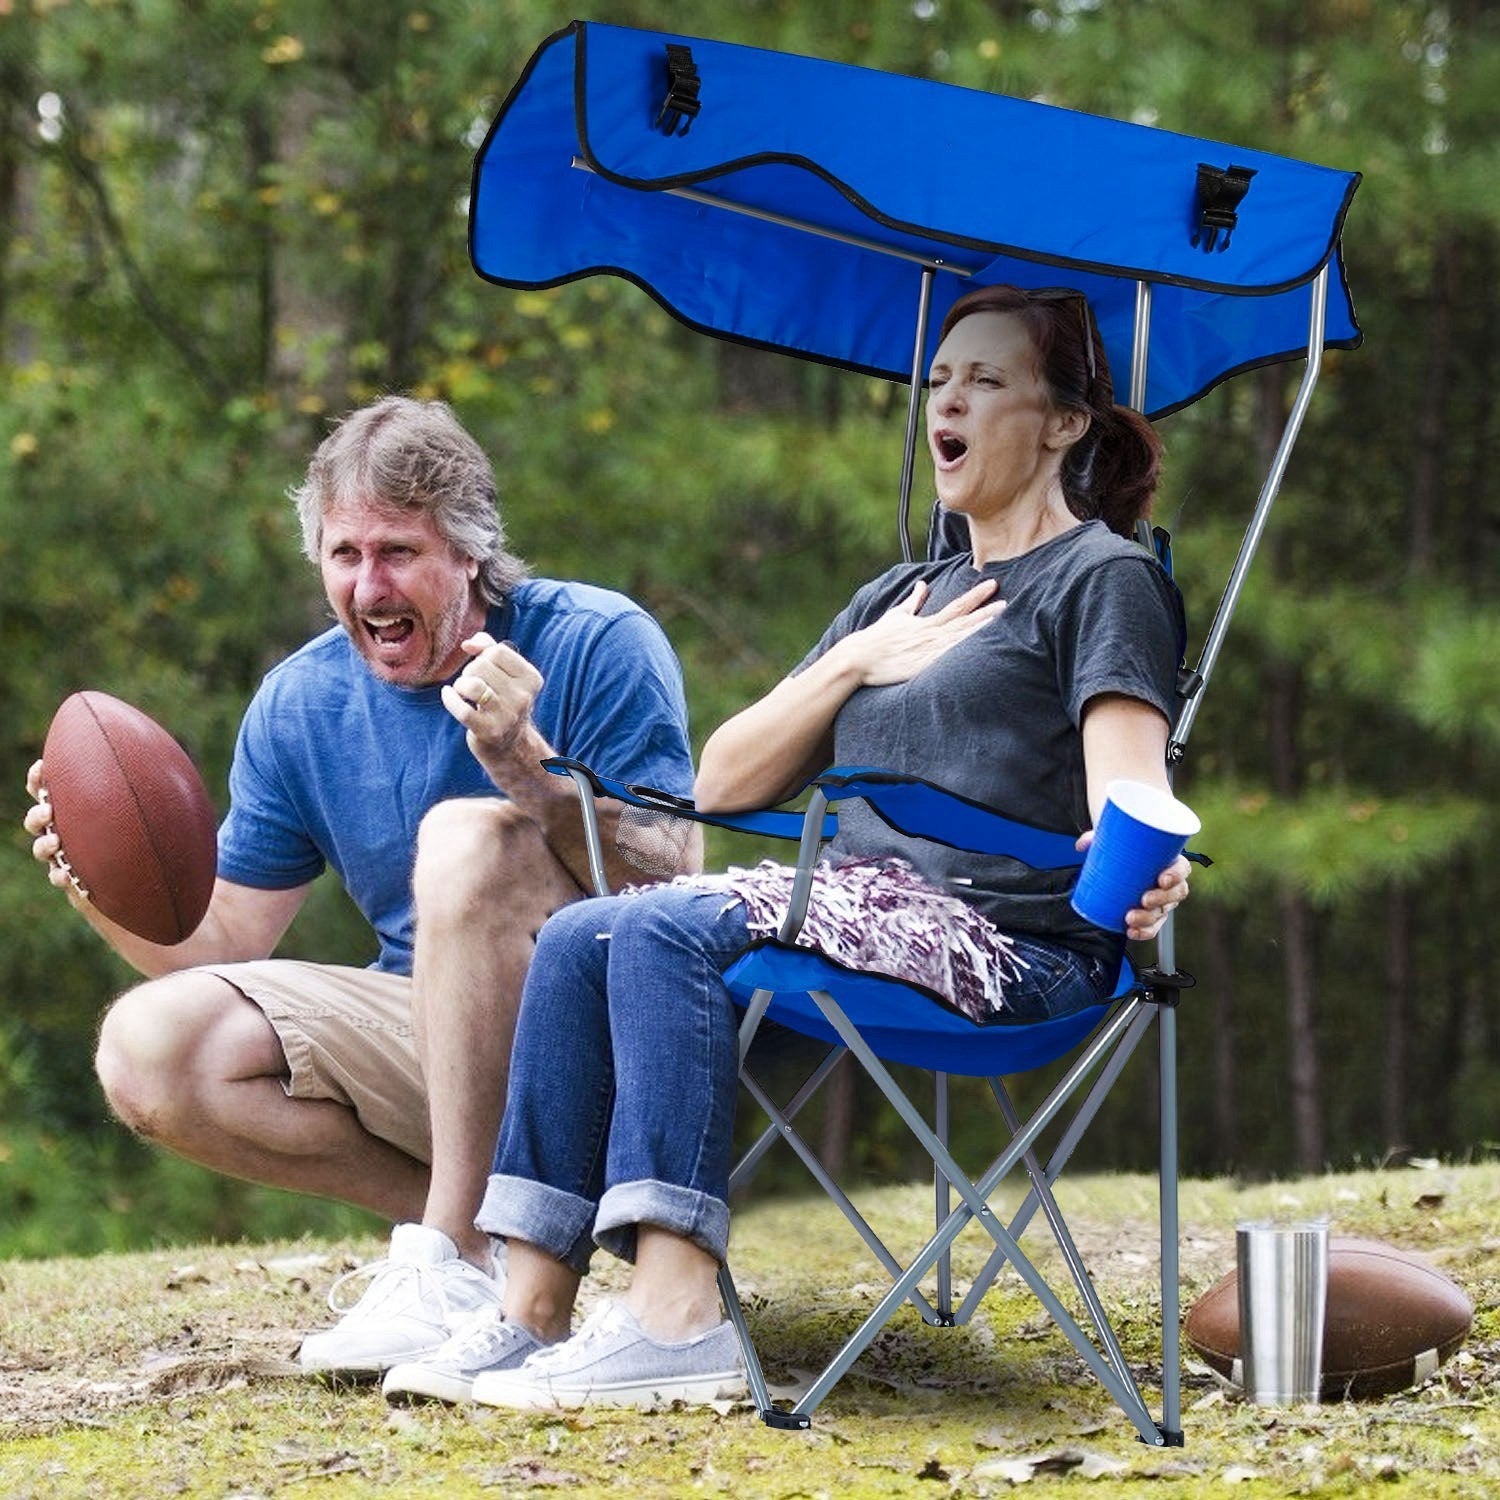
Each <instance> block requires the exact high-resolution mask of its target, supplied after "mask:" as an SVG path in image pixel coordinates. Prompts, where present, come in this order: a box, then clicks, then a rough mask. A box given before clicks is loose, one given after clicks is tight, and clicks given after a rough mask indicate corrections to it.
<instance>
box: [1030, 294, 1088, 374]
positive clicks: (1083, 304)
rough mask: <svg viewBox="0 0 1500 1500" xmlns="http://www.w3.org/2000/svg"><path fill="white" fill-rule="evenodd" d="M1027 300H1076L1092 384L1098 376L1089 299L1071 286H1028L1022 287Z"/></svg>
mask: <svg viewBox="0 0 1500 1500" xmlns="http://www.w3.org/2000/svg"><path fill="white" fill-rule="evenodd" d="M1021 291H1022V292H1024V293H1025V295H1026V300H1027V301H1028V302H1077V303H1078V316H1079V319H1080V322H1081V324H1082V328H1083V347H1084V349H1085V351H1087V354H1088V361H1089V383H1090V384H1093V382H1094V381H1095V380H1097V379H1098V378H1099V370H1098V366H1097V364H1096V362H1095V358H1094V317H1093V314H1092V313H1091V312H1090V311H1089V299H1088V298H1087V297H1085V296H1084V295H1083V293H1082V292H1080V291H1079V290H1078V288H1077V287H1071V286H1028V287H1022V288H1021Z"/></svg>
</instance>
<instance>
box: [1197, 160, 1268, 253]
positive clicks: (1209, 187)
mask: <svg viewBox="0 0 1500 1500" xmlns="http://www.w3.org/2000/svg"><path fill="white" fill-rule="evenodd" d="M1254 176H1255V168H1254V167H1211V166H1209V164H1208V163H1207V162H1202V161H1200V162H1199V163H1198V223H1197V225H1196V226H1195V227H1194V229H1193V244H1194V245H1201V246H1202V249H1203V252H1204V254H1206V255H1211V254H1212V253H1213V252H1214V251H1215V250H1218V251H1220V252H1223V251H1225V250H1227V249H1228V248H1229V237H1230V236H1231V235H1232V234H1233V233H1234V231H1235V230H1236V229H1237V228H1238V227H1239V222H1240V220H1239V206H1240V201H1241V200H1242V199H1243V198H1244V196H1245V194H1246V193H1247V192H1249V191H1250V179H1251V178H1252V177H1254ZM1221 232H1222V234H1223V236H1224V237H1223V239H1222V240H1221V239H1220V238H1219V235H1220V233H1221Z"/></svg>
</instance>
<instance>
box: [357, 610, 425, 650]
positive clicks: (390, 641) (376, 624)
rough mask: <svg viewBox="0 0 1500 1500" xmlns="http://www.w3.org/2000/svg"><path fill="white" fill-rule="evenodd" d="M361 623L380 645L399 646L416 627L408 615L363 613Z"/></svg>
mask: <svg viewBox="0 0 1500 1500" xmlns="http://www.w3.org/2000/svg"><path fill="white" fill-rule="evenodd" d="M361 624H363V625H364V627H365V629H366V630H367V631H368V632H369V634H370V636H371V638H372V639H373V640H374V641H375V642H376V643H377V644H378V645H381V646H399V645H400V644H401V643H402V642H403V641H405V640H407V639H409V638H410V636H411V633H412V632H413V631H414V630H415V629H416V628H417V626H416V622H415V621H414V620H413V619H412V617H411V616H410V615H364V616H362V617H361Z"/></svg>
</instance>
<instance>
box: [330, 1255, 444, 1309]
mask: <svg viewBox="0 0 1500 1500" xmlns="http://www.w3.org/2000/svg"><path fill="white" fill-rule="evenodd" d="M409 1276H415V1277H416V1278H417V1285H418V1288H419V1292H418V1295H419V1296H420V1297H425V1296H426V1294H427V1292H428V1291H433V1292H436V1293H437V1299H438V1302H439V1303H440V1304H441V1306H442V1309H443V1314H444V1316H446V1315H447V1313H448V1294H447V1292H446V1291H445V1290H444V1289H443V1279H442V1277H440V1276H436V1275H434V1274H433V1268H432V1267H431V1266H426V1265H422V1264H421V1263H420V1262H412V1261H405V1260H372V1261H371V1262H370V1264H369V1265H367V1266H356V1267H355V1269H354V1270H352V1271H345V1272H344V1274H343V1275H342V1276H340V1277H339V1278H338V1280H337V1281H335V1282H334V1284H333V1285H332V1286H331V1287H329V1288H328V1306H329V1307H330V1308H331V1309H332V1310H333V1311H334V1312H336V1313H338V1314H340V1315H343V1314H344V1313H348V1312H353V1311H354V1309H355V1308H356V1307H359V1308H360V1309H361V1310H362V1311H363V1312H365V1313H373V1312H375V1311H377V1310H378V1309H379V1308H381V1307H383V1306H385V1304H386V1303H387V1302H388V1301H389V1300H390V1298H391V1297H392V1296H393V1295H394V1293H395V1290H396V1288H397V1287H398V1286H400V1285H401V1284H402V1283H403V1282H404V1281H405V1280H406V1278H407V1277H409ZM360 1280H367V1281H368V1282H369V1283H370V1284H369V1286H367V1287H366V1288H365V1289H364V1291H363V1292H362V1293H361V1294H360V1295H359V1296H358V1297H356V1298H355V1299H354V1301H353V1302H344V1301H342V1300H340V1298H339V1289H340V1288H341V1287H344V1286H346V1285H348V1284H349V1283H351V1282H354V1281H360ZM382 1283H385V1284H384V1285H383V1286H382ZM377 1289H379V1295H378V1296H372V1294H373V1293H375V1292H376V1291H377ZM367 1299H369V1305H368V1306H367V1307H366V1306H364V1305H363V1304H364V1303H365V1302H366V1300H367Z"/></svg>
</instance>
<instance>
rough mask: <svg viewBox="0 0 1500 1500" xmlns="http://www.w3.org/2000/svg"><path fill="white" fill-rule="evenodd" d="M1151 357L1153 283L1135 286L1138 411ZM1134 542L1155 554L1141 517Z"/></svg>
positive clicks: (1133, 357) (1133, 354)
mask: <svg viewBox="0 0 1500 1500" xmlns="http://www.w3.org/2000/svg"><path fill="white" fill-rule="evenodd" d="M1150 356H1151V283H1150V282H1149V281H1138V282H1136V284H1135V337H1134V339H1133V340H1132V342H1131V346H1130V405H1131V407H1132V408H1133V409H1134V410H1136V411H1145V409H1146V365H1147V362H1148V361H1149V359H1150ZM1135 539H1136V541H1138V542H1139V543H1140V544H1141V546H1143V547H1144V548H1145V549H1146V551H1148V552H1150V553H1152V554H1153V555H1154V554H1155V552H1156V543H1155V541H1154V540H1153V539H1152V536H1151V522H1150V521H1149V520H1148V519H1147V518H1146V517H1145V516H1142V517H1140V518H1139V520H1137V521H1136V523H1135Z"/></svg>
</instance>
